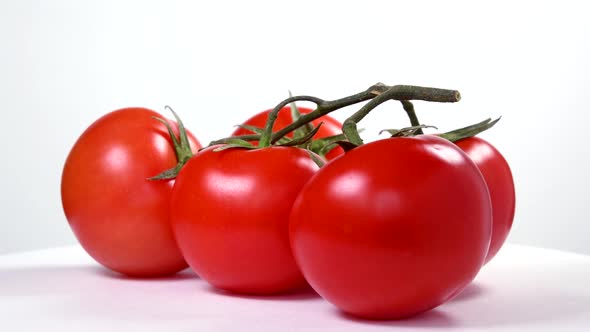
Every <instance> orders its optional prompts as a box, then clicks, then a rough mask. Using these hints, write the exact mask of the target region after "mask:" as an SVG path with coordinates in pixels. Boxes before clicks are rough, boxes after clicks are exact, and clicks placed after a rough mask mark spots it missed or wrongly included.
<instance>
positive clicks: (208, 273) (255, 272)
mask: <svg viewBox="0 0 590 332" xmlns="http://www.w3.org/2000/svg"><path fill="white" fill-rule="evenodd" d="M317 169H318V166H317V165H316V164H315V163H314V162H313V161H312V160H311V158H310V157H309V155H308V152H307V151H305V150H303V149H299V148H291V147H268V148H264V149H257V150H244V149H239V148H234V149H227V150H223V151H219V152H214V151H213V147H212V148H208V149H205V150H202V151H201V152H199V153H198V154H197V155H195V156H194V157H193V158H191V159H190V160H189V161H188V162H187V163H186V165H185V166H184V168H183V169H182V170H181V171H180V174H179V175H178V177H177V178H176V184H175V185H174V190H173V193H172V203H171V221H172V227H173V229H174V233H175V235H176V239H177V241H178V244H179V246H180V249H181V251H182V253H183V254H184V257H185V258H186V260H187V262H188V263H189V265H190V266H191V268H192V269H193V270H194V271H195V272H197V274H199V276H201V277H202V278H203V279H205V280H206V281H208V282H209V283H210V284H212V285H213V286H215V287H217V288H220V289H224V290H228V291H232V292H238V293H250V294H273V293H280V292H286V291H289V290H292V289H296V288H298V287H301V286H303V285H305V280H304V279H303V276H302V275H301V273H300V271H299V269H298V268H297V266H296V264H295V261H294V259H293V255H292V254H291V248H290V247H289V232H288V223H289V212H290V210H291V206H292V205H293V201H295V197H297V194H298V193H299V190H300V189H301V187H303V185H304V184H305V183H306V182H307V181H308V180H309V178H310V177H311V176H312V175H313V174H314V173H315V172H316V171H317Z"/></svg>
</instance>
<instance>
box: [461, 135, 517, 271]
mask: <svg viewBox="0 0 590 332" xmlns="http://www.w3.org/2000/svg"><path fill="white" fill-rule="evenodd" d="M455 144H457V146H459V147H460V148H461V149H462V150H463V151H465V153H467V155H468V156H469V157H470V158H471V160H473V161H474V162H475V164H476V165H477V167H478V168H479V170H480V171H481V174H482V175H483V178H484V180H485V181H486V183H487V185H488V190H489V191H490V198H491V201H492V240H491V242H490V249H489V251H488V254H487V256H486V263H487V262H489V261H490V260H491V259H492V258H493V257H494V256H495V255H496V254H497V253H498V251H499V250H500V248H501V247H502V245H503V244H504V241H505V240H506V237H507V236H508V233H509V232H510V228H511V227H512V221H513V220H514V208H515V205H516V204H515V193H514V180H513V179H512V172H511V171H510V166H508V163H507V162H506V159H504V157H503V156H502V154H500V152H499V151H498V150H496V148H495V147H494V146H492V145H491V144H490V143H488V142H486V141H485V140H483V139H481V138H479V137H469V138H465V139H462V140H460V141H457V142H455Z"/></svg>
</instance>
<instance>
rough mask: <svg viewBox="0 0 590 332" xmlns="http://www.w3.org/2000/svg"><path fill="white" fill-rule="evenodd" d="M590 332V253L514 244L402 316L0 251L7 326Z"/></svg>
mask: <svg viewBox="0 0 590 332" xmlns="http://www.w3.org/2000/svg"><path fill="white" fill-rule="evenodd" d="M398 330H402V331H446V330H452V331H472V330H486V331H590V256H584V255H578V254H572V253H567V252H561V251H555V250H548V249H539V248H532V247H526V246H517V245H508V246H506V247H504V248H503V249H502V251H501V252H500V254H499V255H498V256H497V257H496V258H495V259H494V261H492V262H491V263H490V264H488V265H487V266H486V267H484V269H483V270H482V271H481V272H480V274H479V276H478V277H477V279H476V280H475V282H474V283H473V284H471V285H470V286H468V287H467V288H466V290H465V291H464V292H463V293H462V294H461V295H459V296H458V297H457V298H455V299H454V300H452V301H451V302H449V303H446V304H444V305H442V306H440V307H439V308H437V309H435V310H433V311H430V312H428V313H425V314H422V315H419V316H417V317H414V318H411V319H406V320H402V321H366V320H360V319H355V318H351V317H348V316H345V315H343V314H341V313H340V312H339V311H338V310H337V309H336V308H335V307H334V306H332V305H331V304H330V303H328V302H326V301H324V300H323V299H322V298H320V297H319V296H318V295H316V294H315V293H314V292H313V291H311V290H310V291H307V292H303V293H300V294H294V295H283V296H271V297H258V296H236V295H228V294H225V293H223V292H220V291H217V290H215V289H213V288H211V287H210V286H208V285H207V283H206V282H205V281H203V280H201V279H199V278H198V277H197V276H196V275H194V274H193V273H192V272H190V271H184V272H182V273H180V274H178V275H176V276H174V277H170V278H163V279H156V280H140V279H131V278H126V277H123V276H120V275H117V274H114V273H111V272H109V271H107V270H105V269H104V268H102V267H100V266H99V265H97V264H96V263H95V262H94V261H92V260H91V259H90V258H89V257H88V256H87V255H86V253H85V252H84V251H83V250H82V249H81V248H80V247H77V246H74V247H66V248H57V249H47V250H41V251H34V252H26V253H17V254H9V255H3V256H0V331H101V332H103V331H125V332H129V331H166V332H173V331H174V332H175V331H258V332H263V331H338V332H345V331H398Z"/></svg>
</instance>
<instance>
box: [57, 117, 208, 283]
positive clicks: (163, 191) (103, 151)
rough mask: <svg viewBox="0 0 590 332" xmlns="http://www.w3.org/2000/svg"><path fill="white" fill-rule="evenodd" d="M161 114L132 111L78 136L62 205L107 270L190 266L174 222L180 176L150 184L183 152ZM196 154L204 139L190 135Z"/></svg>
mask: <svg viewBox="0 0 590 332" xmlns="http://www.w3.org/2000/svg"><path fill="white" fill-rule="evenodd" d="M153 116H156V117H160V118H163V117H162V116H161V115H160V114H158V113H156V112H154V111H151V110H149V109H145V108H126V109H121V110H117V111H114V112H111V113H109V114H106V115H105V116H103V117H101V118H100V119H98V120H97V121H95V122H94V123H93V124H92V125H91V126H90V127H88V128H87V129H86V131H84V133H83V134H82V135H81V136H80V137H79V138H78V140H77V142H76V143H75V145H74V146H73V148H72V150H71V151H70V153H69V155H68V157H67V159H66V162H65V165H64V169H63V173H62V182H61V197H62V204H63V209H64V212H65V215H66V218H67V220H68V222H69V225H70V226H71V228H72V231H73V232H74V234H75V235H76V237H77V239H78V241H79V242H80V244H81V245H82V247H84V249H85V250H86V251H87V252H88V253H89V254H90V256H92V257H93V258H94V259H95V260H96V261H98V262H99V263H101V264H102V265H104V266H106V267H107V268H109V269H111V270H114V271H117V272H120V273H123V274H126V275H130V276H134V277H156V276H163V275H170V274H173V273H176V272H178V271H180V270H182V269H184V268H186V267H187V264H186V262H185V261H184V259H183V257H182V255H181V253H180V250H179V249H178V246H177V245H176V241H175V240H174V235H173V233H172V228H171V226H170V223H169V216H168V214H169V211H168V209H169V202H170V195H171V192H172V186H173V183H174V182H173V181H149V180H147V178H148V177H151V176H154V175H157V174H159V173H160V172H162V171H163V170H166V169H168V168H171V167H173V166H174V165H175V164H176V155H175V152H174V148H173V146H172V142H171V140H170V137H169V135H168V132H167V130H166V128H165V127H164V125H163V124H161V123H160V122H158V121H157V120H155V119H153V118H152V117H153ZM189 140H190V143H191V147H192V148H193V151H196V150H197V149H198V148H200V144H199V142H198V141H197V140H196V139H195V138H194V136H192V134H189Z"/></svg>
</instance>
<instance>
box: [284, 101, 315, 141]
mask: <svg viewBox="0 0 590 332" xmlns="http://www.w3.org/2000/svg"><path fill="white" fill-rule="evenodd" d="M290 97H293V94H291V91H289V98H290ZM289 107H290V108H291V119H292V120H293V122H295V121H297V120H299V118H300V117H301V112H299V108H298V107H297V104H296V103H290V104H289ZM313 129H314V128H313V124H311V122H310V123H306V124H305V125H303V126H301V127H299V128H297V129H295V130H294V131H293V138H294V139H298V138H300V137H305V136H306V135H307V134H309V133H310V132H311V131H313Z"/></svg>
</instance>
